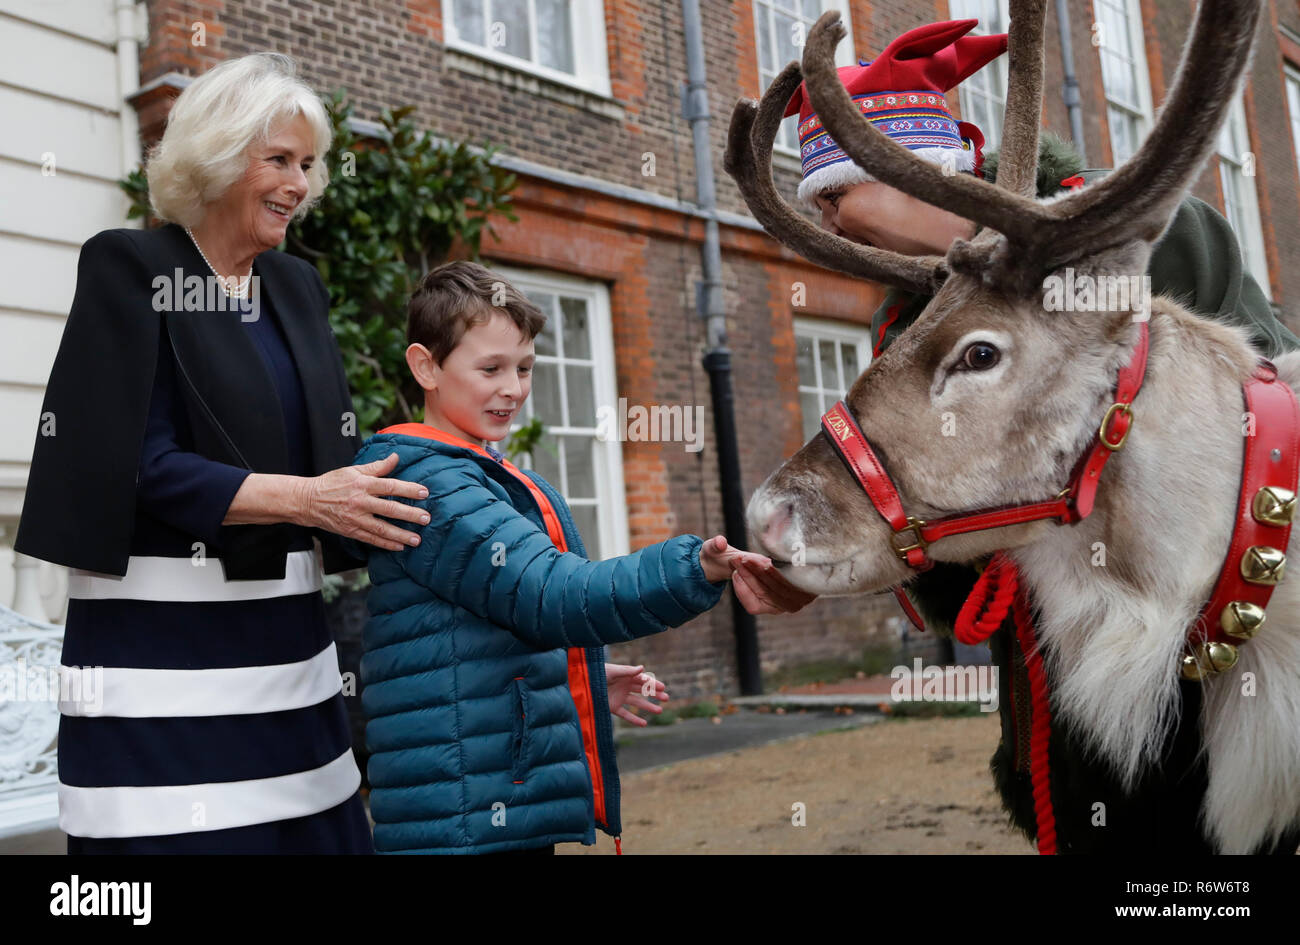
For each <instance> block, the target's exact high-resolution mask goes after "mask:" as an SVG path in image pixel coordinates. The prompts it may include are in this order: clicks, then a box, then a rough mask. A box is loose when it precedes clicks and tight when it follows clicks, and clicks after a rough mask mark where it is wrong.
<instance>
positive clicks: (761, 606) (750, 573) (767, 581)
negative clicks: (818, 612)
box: [731, 555, 817, 614]
mask: <svg viewBox="0 0 1300 945" xmlns="http://www.w3.org/2000/svg"><path fill="white" fill-rule="evenodd" d="M752 558H760V559H761V558H762V556H761V555H753V556H751V558H747V559H744V560H741V561H738V562H737V563H736V565H735V573H734V574H733V575H732V582H731V586H732V588H733V589H734V590H735V592H736V596H737V597H738V598H740V602H741V603H742V604H744V605H745V609H746V610H748V611H749V612H750V613H751V614H792V613H794V612H795V611H799V610H803V609H804V608H805V607H807V606H808V605H809V604H811V603H812V602H813V601H815V600H816V599H817V595H816V594H809V593H808V592H807V591H804V590H800V589H799V588H797V587H795V586H794V585H793V584H791V583H790V582H789V581H787V580H786V578H785V575H783V574H782V573H781V572H780V571H778V570H777V569H776V565H774V564H773V563H772V562H771V561H770V560H768V559H762V560H761V561H753V560H751V559H752ZM763 562H766V563H763ZM751 604H752V605H753V606H751ZM755 608H757V609H755Z"/></svg>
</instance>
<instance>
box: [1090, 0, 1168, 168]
mask: <svg viewBox="0 0 1300 945" xmlns="http://www.w3.org/2000/svg"><path fill="white" fill-rule="evenodd" d="M1094 3H1095V4H1096V5H1095V6H1094V7H1093V10H1094V13H1096V16H1097V23H1099V24H1100V23H1101V22H1102V19H1101V14H1100V12H1099V9H1100V7H1102V6H1105V7H1108V8H1110V9H1111V10H1113V11H1115V12H1117V13H1118V14H1119V15H1121V16H1123V18H1124V26H1125V28H1126V29H1127V30H1128V41H1129V48H1130V49H1132V50H1133V71H1134V83H1133V84H1134V87H1135V89H1136V90H1137V96H1138V101H1137V102H1136V103H1130V102H1121V101H1119V100H1117V99H1115V98H1113V97H1112V90H1111V89H1109V88H1105V86H1106V68H1105V62H1104V57H1105V55H1106V52H1105V46H1106V43H1107V37H1106V35H1105V34H1104V33H1103V34H1102V37H1101V40H1102V42H1101V45H1100V46H1099V47H1098V49H1097V58H1098V63H1099V65H1100V66H1101V76H1102V87H1103V88H1105V95H1106V129H1107V133H1108V134H1109V135H1110V153H1111V159H1112V163H1113V164H1114V166H1116V167H1118V166H1119V165H1121V164H1123V163H1124V161H1126V160H1128V158H1129V157H1131V156H1132V154H1126V155H1122V156H1121V155H1120V154H1118V153H1117V152H1116V147H1115V144H1116V142H1115V132H1114V129H1113V128H1112V126H1111V120H1110V113H1111V109H1115V110H1117V111H1121V112H1123V113H1124V114H1125V115H1126V116H1128V117H1130V118H1134V119H1136V121H1137V137H1136V140H1135V141H1134V142H1133V153H1136V152H1137V149H1138V148H1140V147H1141V146H1142V142H1143V140H1144V139H1145V138H1146V136H1147V135H1148V134H1149V133H1150V132H1151V126H1152V124H1153V122H1154V113H1153V107H1152V102H1151V72H1150V69H1149V68H1148V66H1147V47H1146V34H1145V33H1144V31H1143V28H1142V8H1141V5H1140V0H1094ZM1114 55H1119V53H1114Z"/></svg>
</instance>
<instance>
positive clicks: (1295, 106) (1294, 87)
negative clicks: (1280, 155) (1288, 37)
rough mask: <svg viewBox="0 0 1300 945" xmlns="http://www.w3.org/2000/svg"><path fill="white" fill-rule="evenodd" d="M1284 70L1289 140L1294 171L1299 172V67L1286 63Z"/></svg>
mask: <svg viewBox="0 0 1300 945" xmlns="http://www.w3.org/2000/svg"><path fill="white" fill-rule="evenodd" d="M1284 71H1285V74H1286V76H1285V78H1286V103H1287V113H1288V115H1289V116H1290V118H1291V140H1292V142H1293V143H1294V146H1295V155H1296V171H1297V173H1300V69H1297V68H1296V67H1295V66H1293V65H1291V64H1290V63H1287V64H1286V66H1285V67H1284Z"/></svg>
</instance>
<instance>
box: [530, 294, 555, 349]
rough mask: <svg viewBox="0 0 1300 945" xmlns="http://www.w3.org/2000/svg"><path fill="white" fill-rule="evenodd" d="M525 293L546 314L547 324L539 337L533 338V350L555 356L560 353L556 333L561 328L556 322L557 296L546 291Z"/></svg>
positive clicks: (539, 333)
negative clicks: (556, 344) (556, 343)
mask: <svg viewBox="0 0 1300 945" xmlns="http://www.w3.org/2000/svg"><path fill="white" fill-rule="evenodd" d="M525 294H526V295H527V296H528V300H529V301H530V302H532V303H533V304H534V305H536V306H537V307H538V308H540V309H541V310H542V314H543V315H545V316H546V324H545V325H544V326H543V327H542V330H541V331H539V332H538V333H537V337H536V338H534V339H533V350H534V351H536V352H537V354H538V355H544V356H546V357H552V358H553V357H555V356H556V355H557V354H558V353H559V352H558V350H557V348H556V347H555V333H556V331H558V330H559V329H558V328H557V327H556V324H555V296H553V295H547V294H546V293H545V292H529V293H525Z"/></svg>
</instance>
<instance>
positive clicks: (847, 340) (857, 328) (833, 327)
mask: <svg viewBox="0 0 1300 945" xmlns="http://www.w3.org/2000/svg"><path fill="white" fill-rule="evenodd" d="M794 336H795V350H796V352H797V351H798V348H799V338H800V337H805V338H809V339H811V340H812V342H813V372H814V381H816V382H820V381H823V380H824V378H822V376H821V373H822V364H821V357H820V356H819V353H818V345H817V342H819V341H837V342H839V343H840V344H841V345H852V346H853V347H854V348H856V350H857V354H858V372H859V374H861V372H862V371H865V370H866V369H867V367H868V366H869V365H870V364H871V329H870V327H868V326H863V325H854V324H851V323H848V322H837V321H830V320H828V319H821V318H807V317H804V316H797V317H796V318H795V319H794ZM836 367H837V368H838V370H839V371H840V373H843V371H844V362H843V361H842V360H837V362H836ZM798 370H799V366H798V360H797V353H796V361H795V375H796V378H795V379H796V380H797V381H798V385H799V395H800V397H799V426H800V432H801V433H802V432H803V429H802V428H803V396H802V395H803V394H817V395H818V396H821V395H822V394H824V393H825V392H826V391H828V390H837V389H838V390H839V391H840V399H842V398H843V397H844V396H846V395H847V394H848V391H849V388H850V387H852V386H853V382H854V381H856V380H857V378H856V377H850V378H844V381H845V383H844V385H843V387H842V388H839V387H836V386H831V385H827V384H825V383H821V384H820V386H816V385H815V386H812V387H809V386H807V385H805V384H804V383H803V378H801V377H798ZM837 380H838V378H837ZM823 406H825V405H823Z"/></svg>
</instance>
